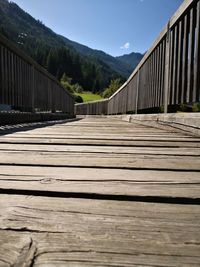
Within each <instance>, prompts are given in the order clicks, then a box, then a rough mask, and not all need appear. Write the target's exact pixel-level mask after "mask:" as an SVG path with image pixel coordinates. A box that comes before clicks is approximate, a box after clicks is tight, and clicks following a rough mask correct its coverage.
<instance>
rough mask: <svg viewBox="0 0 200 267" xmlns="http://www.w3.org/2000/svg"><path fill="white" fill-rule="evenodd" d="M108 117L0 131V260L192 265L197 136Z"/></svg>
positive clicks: (199, 222)
mask: <svg viewBox="0 0 200 267" xmlns="http://www.w3.org/2000/svg"><path fill="white" fill-rule="evenodd" d="M169 129H170V128H169V127H163V129H156V128H153V127H149V126H144V125H141V124H138V123H137V124H134V123H131V124H129V123H127V122H122V121H119V120H118V119H114V118H110V119H106V118H100V119H97V118H86V119H83V120H80V121H76V122H69V123H65V124H57V125H51V126H48V127H44V128H35V129H32V130H28V131H20V132H16V133H9V134H8V133H7V134H6V135H1V137H0V267H4V266H5V267H11V266H14V267H21V266H23V267H49V266H50V267H54V266H56V267H57V266H58V267H62V266H70V267H71V266H73V267H75V266H81V267H82V266H84V267H86V266H101V267H102V266H103V267H105V266H199V265H200V254H199V251H200V234H199V233H200V206H199V200H200V150H199V145H200V138H197V137H193V136H191V135H186V134H184V133H181V132H178V131H177V130H172V131H169Z"/></svg>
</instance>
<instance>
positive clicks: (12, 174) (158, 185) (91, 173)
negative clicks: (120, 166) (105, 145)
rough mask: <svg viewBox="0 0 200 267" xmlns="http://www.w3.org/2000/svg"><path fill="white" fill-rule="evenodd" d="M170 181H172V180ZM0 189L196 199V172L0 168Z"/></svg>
mask: <svg viewBox="0 0 200 267" xmlns="http://www.w3.org/2000/svg"><path fill="white" fill-rule="evenodd" d="M172 177H173V178H172ZM0 189H7V190H9V189H13V190H29V191H30V194H31V191H33V190H34V191H38V194H39V192H41V191H46V192H57V193H59V192H61V193H66V194H67V193H77V194H78V193H85V194H100V195H106V194H108V195H116V196H117V195H124V196H143V197H149V196H151V197H156V196H157V197H161V196H162V197H168V198H172V197H173V198H177V197H179V198H180V197H182V198H183V197H184V198H190V199H197V198H200V175H199V172H178V171H176V172H173V171H149V170H146V171H144V170H112V169H101V170H99V169H89V168H84V169H81V168H62V169H60V168H56V167H52V168H48V167H23V166H21V167H19V166H1V169H0Z"/></svg>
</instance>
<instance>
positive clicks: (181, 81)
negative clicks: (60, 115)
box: [75, 0, 200, 114]
mask: <svg viewBox="0 0 200 267" xmlns="http://www.w3.org/2000/svg"><path fill="white" fill-rule="evenodd" d="M199 101H200V0H185V1H184V2H183V4H182V5H181V6H180V8H179V9H178V11H177V12H176V13H175V14H174V16H173V17H172V18H171V19H170V21H169V23H168V24H167V26H166V27H165V28H164V29H163V31H162V32H161V34H160V35H159V37H158V38H157V40H156V41H155V43H154V44H153V46H152V47H151V48H150V49H149V51H148V52H147V53H146V54H145V56H144V57H143V59H142V60H141V62H140V63H139V65H138V66H137V67H136V69H135V70H134V72H133V73H132V75H131V76H130V77H129V79H128V80H127V81H126V82H125V83H124V84H123V85H122V86H121V88H119V90H118V91H117V92H116V93H115V94H113V95H112V96H111V97H110V98H109V99H107V100H106V103H107V110H106V111H105V109H104V108H103V107H102V106H103V105H104V102H102V101H101V102H94V103H86V104H81V105H80V104H77V105H76V111H75V112H76V114H123V113H129V112H130V113H137V112H142V111H144V112H145V110H148V109H150V110H154V111H155V109H157V110H159V109H160V110H162V109H163V110H164V111H165V112H167V110H168V108H169V107H173V106H176V105H180V104H190V105H192V104H193V103H195V102H199ZM91 106H92V108H91ZM104 111H105V112H104Z"/></svg>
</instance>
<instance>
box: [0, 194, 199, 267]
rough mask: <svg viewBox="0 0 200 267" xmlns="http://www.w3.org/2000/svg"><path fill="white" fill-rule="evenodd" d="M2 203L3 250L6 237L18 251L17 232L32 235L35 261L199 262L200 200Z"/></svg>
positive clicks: (15, 199) (20, 199)
mask: <svg viewBox="0 0 200 267" xmlns="http://www.w3.org/2000/svg"><path fill="white" fill-rule="evenodd" d="M0 202H1V203H4V208H2V209H1V210H0V212H1V213H3V216H1V223H0V225H1V227H0V233H1V234H0V248H1V249H0V251H2V249H3V248H4V247H5V244H4V241H5V239H6V238H7V243H6V246H7V247H6V248H7V254H10V255H11V254H12V253H14V254H15V253H19V250H17V249H18V247H17V246H13V240H12V238H13V236H15V237H16V236H17V237H18V238H19V236H21V237H23V236H27V237H29V238H32V240H33V241H34V242H35V244H36V248H37V250H36V253H35V256H34V265H33V266H64V264H71V265H69V266H94V265H96V266H134V265H133V264H136V265H137V264H139V265H145V266H151V265H152V266H174V265H177V264H179V265H181V266H198V264H200V255H199V249H200V231H199V230H200V229H199V221H200V206H198V205H192V206H191V205H175V204H174V205H169V204H158V203H157V204H156V203H142V202H128V201H127V202H120V201H106V200H101V201H98V200H86V199H81V200H80V199H60V198H54V199H52V198H49V197H46V198H44V197H33V196H32V197H24V196H15V195H13V196H8V195H2V196H1V197H0ZM0 207H2V205H0ZM185 229H187V231H185ZM10 236H11V237H12V238H11V237H10ZM9 240H11V241H10V242H11V244H10V247H9ZM16 250H17V251H18V252H16ZM0 258H1V259H2V260H4V261H6V257H5V255H4V254H1V253H0ZM17 258H18V257H17ZM66 266H68V265H66Z"/></svg>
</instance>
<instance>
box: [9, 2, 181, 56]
mask: <svg viewBox="0 0 200 267" xmlns="http://www.w3.org/2000/svg"><path fill="white" fill-rule="evenodd" d="M13 2H15V3H17V4H18V5H19V6H20V7H21V8H22V9H24V10H25V11H27V12H28V13H30V14H31V15H32V16H33V17H34V18H36V19H39V20H41V21H42V22H43V23H44V24H45V25H46V26H48V27H49V28H51V29H52V30H53V31H55V32H56V33H58V34H62V35H64V36H65V37H67V38H69V39H71V40H73V41H76V42H79V43H81V44H84V45H87V46H89V47H91V48H94V49H99V50H103V51H105V52H106V53H108V54H111V55H113V56H119V55H122V54H128V53H131V52H133V51H134V52H142V53H144V52H145V51H146V50H148V49H149V48H150V46H151V44H152V43H153V41H154V40H155V39H156V37H157V36H158V34H159V33H160V32H161V30H162V28H163V27H164V26H165V25H166V24H167V21H168V20H169V18H170V17H171V16H172V15H173V14H174V13H175V11H176V10H177V8H178V7H179V6H180V5H181V4H182V2H183V0H57V1H55V0H13Z"/></svg>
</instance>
